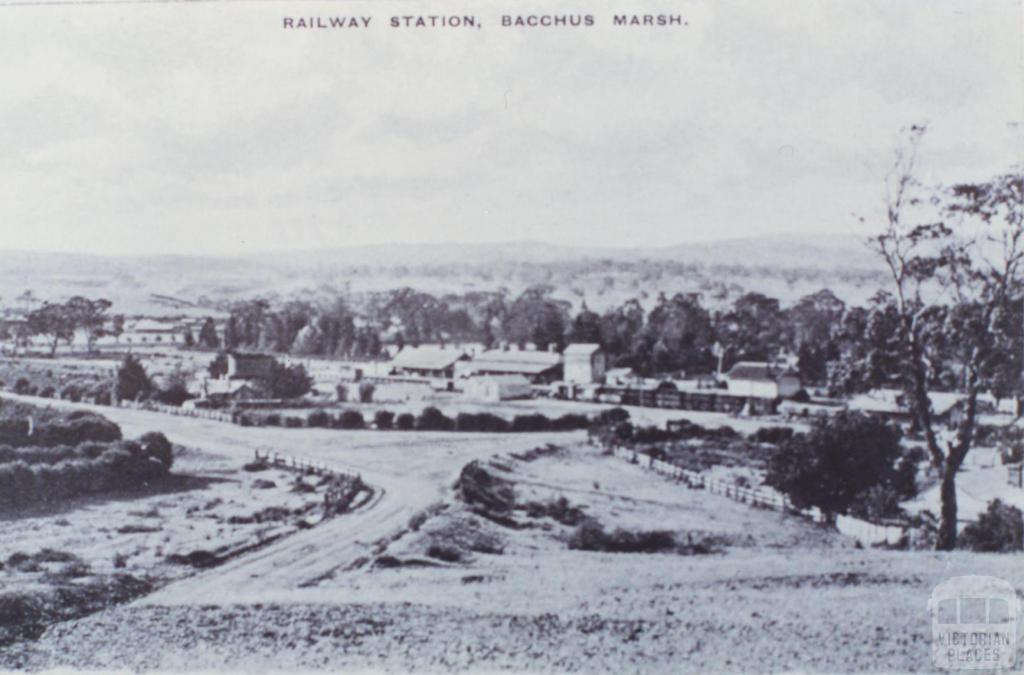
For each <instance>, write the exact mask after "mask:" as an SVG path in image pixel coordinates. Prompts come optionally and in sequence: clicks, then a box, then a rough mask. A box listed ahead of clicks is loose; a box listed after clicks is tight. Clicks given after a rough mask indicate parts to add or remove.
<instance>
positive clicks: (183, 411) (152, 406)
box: [116, 401, 234, 422]
mask: <svg viewBox="0 0 1024 675" xmlns="http://www.w3.org/2000/svg"><path fill="white" fill-rule="evenodd" d="M116 407H118V408H129V409H131V410H148V411H151V412H160V413H166V414H168V415H177V416H178V417H196V418H200V419H206V420H214V421H216V422H234V418H232V416H231V414H230V413H225V412H221V411H219V410H203V409H202V408H179V407H178V406H174V405H167V404H166V403H154V402H153V401H118V402H117V403H116Z"/></svg>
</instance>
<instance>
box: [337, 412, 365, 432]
mask: <svg viewBox="0 0 1024 675" xmlns="http://www.w3.org/2000/svg"><path fill="white" fill-rule="evenodd" d="M338 428H339V429H364V428H366V420H364V419H363V415H362V413H360V412H359V411H358V410H346V411H344V412H343V413H341V415H339V416H338Z"/></svg>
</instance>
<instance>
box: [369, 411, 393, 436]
mask: <svg viewBox="0 0 1024 675" xmlns="http://www.w3.org/2000/svg"><path fill="white" fill-rule="evenodd" d="M373 424H374V426H376V427H377V428H378V429H380V430H382V431H386V430H387V429H390V428H391V427H393V426H394V424H395V413H393V412H391V411H390V410H378V411H377V412H376V413H374V415H373Z"/></svg>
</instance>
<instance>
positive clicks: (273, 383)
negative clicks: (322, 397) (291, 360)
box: [270, 360, 313, 398]
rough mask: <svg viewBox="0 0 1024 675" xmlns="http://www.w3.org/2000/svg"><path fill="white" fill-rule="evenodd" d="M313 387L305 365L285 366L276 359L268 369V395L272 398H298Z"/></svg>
mask: <svg viewBox="0 0 1024 675" xmlns="http://www.w3.org/2000/svg"><path fill="white" fill-rule="evenodd" d="M312 388H313V378H312V377H310V376H309V375H308V374H307V373H306V368H305V366H303V365H301V364H295V365H291V366H286V365H284V364H281V363H278V362H277V361H276V360H275V361H274V363H273V365H272V366H271V369H270V395H271V396H272V397H273V398H300V397H302V396H305V395H306V394H308V393H309V390H310V389H312Z"/></svg>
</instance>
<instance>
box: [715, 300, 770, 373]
mask: <svg viewBox="0 0 1024 675" xmlns="http://www.w3.org/2000/svg"><path fill="white" fill-rule="evenodd" d="M784 328H785V315H784V314H783V312H782V309H781V308H780V307H779V301H778V300H776V299H775V298H769V297H768V296H766V295H763V294H761V293H746V294H744V295H742V296H740V297H739V298H737V299H736V302H735V303H733V306H732V309H731V310H730V311H728V312H726V313H725V314H724V315H722V316H721V317H720V318H719V321H718V326H717V333H718V337H719V339H720V340H721V341H722V342H723V343H724V344H726V345H728V347H730V352H729V353H730V355H731V356H732V357H733V358H732V361H768V360H771V359H772V358H774V357H775V356H776V355H777V354H778V352H779V349H780V347H781V346H782V345H783V331H784ZM726 367H727V368H728V367H729V364H727V365H726Z"/></svg>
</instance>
